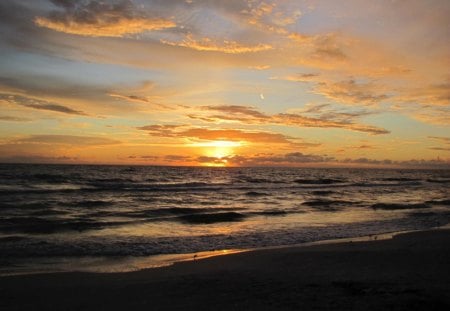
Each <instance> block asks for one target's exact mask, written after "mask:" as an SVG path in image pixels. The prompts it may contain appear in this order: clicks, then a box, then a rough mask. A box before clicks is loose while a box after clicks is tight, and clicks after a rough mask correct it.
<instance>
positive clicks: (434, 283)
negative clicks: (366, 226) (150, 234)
mask: <svg viewBox="0 0 450 311" xmlns="http://www.w3.org/2000/svg"><path fill="white" fill-rule="evenodd" d="M144 309H145V310H450V230H434V231H427V232H418V233H408V234H403V235H398V236H396V237H394V239H392V240H382V241H380V240H378V241H373V242H352V243H340V244H328V245H316V246H309V247H295V248H294V247H293V248H283V249H272V250H260V251H252V252H246V253H239V254H233V255H227V256H219V257H213V258H208V259H203V260H196V261H190V262H182V263H177V264H175V265H173V266H170V267H165V268H158V269H148V270H144V271H139V272H131V273H115V274H96V273H54V274H41V275H26V276H10V277H1V278H0V310H144Z"/></svg>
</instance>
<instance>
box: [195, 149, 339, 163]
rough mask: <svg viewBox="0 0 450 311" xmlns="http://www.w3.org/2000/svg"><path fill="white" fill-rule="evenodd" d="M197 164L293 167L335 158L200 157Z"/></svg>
mask: <svg viewBox="0 0 450 311" xmlns="http://www.w3.org/2000/svg"><path fill="white" fill-rule="evenodd" d="M195 160H196V162H199V163H202V164H205V163H207V164H208V163H209V164H222V165H223V164H227V165H231V166H292V165H299V164H306V163H307V164H311V163H325V162H330V161H333V160H334V158H333V157H329V156H326V155H315V154H303V153H301V152H291V153H286V154H282V155H275V154H266V155H254V156H242V155H233V156H228V157H222V158H215V157H207V156H200V157H197V158H196V159H195Z"/></svg>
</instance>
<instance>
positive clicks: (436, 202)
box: [425, 199, 450, 206]
mask: <svg viewBox="0 0 450 311" xmlns="http://www.w3.org/2000/svg"><path fill="white" fill-rule="evenodd" d="M425 203H427V204H432V205H443V206H450V199H443V200H430V201H426V202H425Z"/></svg>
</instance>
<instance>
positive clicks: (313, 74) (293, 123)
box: [0, 0, 450, 167]
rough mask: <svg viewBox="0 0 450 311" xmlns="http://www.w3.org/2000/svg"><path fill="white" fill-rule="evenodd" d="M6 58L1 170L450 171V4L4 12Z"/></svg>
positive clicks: (0, 21) (0, 13)
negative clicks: (53, 166)
mask: <svg viewBox="0 0 450 311" xmlns="http://www.w3.org/2000/svg"><path fill="white" fill-rule="evenodd" d="M0 56H1V57H0V162H20V163H22V162H25V163H27V162H30V163H41V162H42V163H101V164H109V163H112V164H156V165H205V166H252V165H292V166H367V165H369V166H406V167H412V166H414V167H416V166H419V167H428V166H433V167H436V166H439V167H440V166H447V167H450V69H449V68H450V1H448V0H427V1H425V0H420V1H419V0H379V1H369V0H367V1H362V0H345V1H334V0H329V1H313V0H303V1H302V0H279V1H256V0H226V1H225V0H223V1H219V0H216V1H214V0H178V1H175V0H155V1H150V0H134V1H90V0H86V1H83V0H80V1H75V0H51V1H50V0H49V1H46V0H14V1H13V0H7V1H1V2H0Z"/></svg>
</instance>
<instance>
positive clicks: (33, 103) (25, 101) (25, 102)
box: [0, 93, 87, 116]
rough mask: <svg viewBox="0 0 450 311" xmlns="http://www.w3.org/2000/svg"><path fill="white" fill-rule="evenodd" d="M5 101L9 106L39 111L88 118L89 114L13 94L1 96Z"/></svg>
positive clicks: (0, 99) (0, 98)
mask: <svg viewBox="0 0 450 311" xmlns="http://www.w3.org/2000/svg"><path fill="white" fill-rule="evenodd" d="M1 101H4V102H7V103H9V104H15V105H19V106H23V107H27V108H32V109H38V110H48V111H53V112H60V113H65V114H73V115H79V116H87V114H86V113H85V112H83V111H80V110H75V109H72V108H69V107H67V106H63V105H59V104H56V103H53V102H49V101H45V100H40V99H35V98H31V97H26V96H21V95H11V94H4V93H3V94H1V93H0V102H1Z"/></svg>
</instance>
